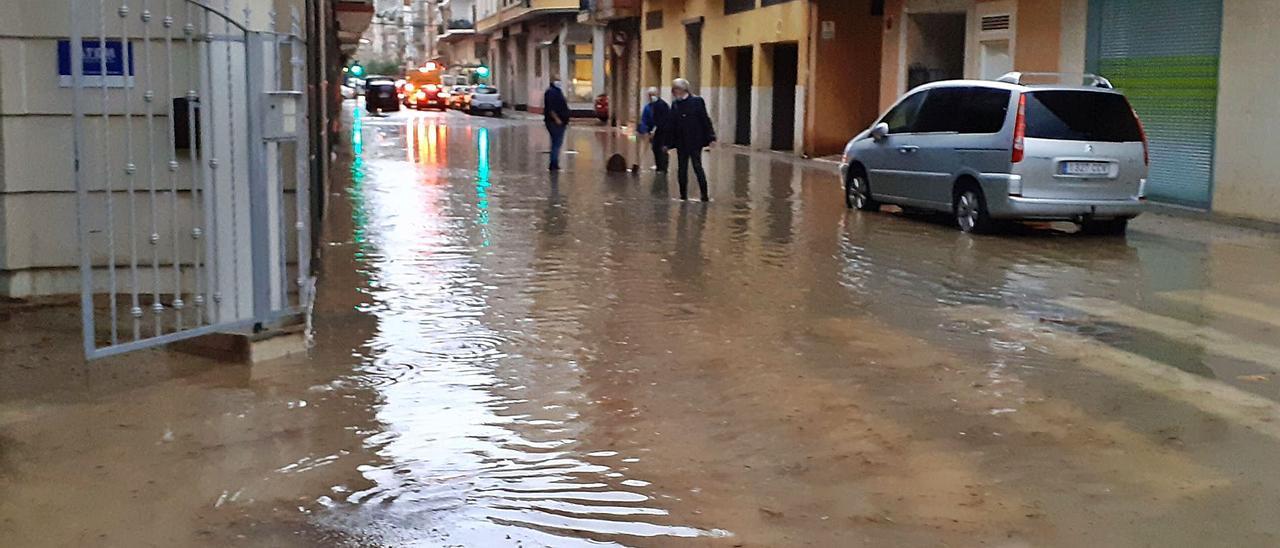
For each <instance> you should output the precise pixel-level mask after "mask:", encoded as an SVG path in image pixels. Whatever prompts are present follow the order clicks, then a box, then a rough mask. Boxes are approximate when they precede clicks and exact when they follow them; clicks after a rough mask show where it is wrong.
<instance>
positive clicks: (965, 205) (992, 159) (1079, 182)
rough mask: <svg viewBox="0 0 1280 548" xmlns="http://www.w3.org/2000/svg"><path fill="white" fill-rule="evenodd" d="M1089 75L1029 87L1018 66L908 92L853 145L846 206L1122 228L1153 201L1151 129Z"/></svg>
mask: <svg viewBox="0 0 1280 548" xmlns="http://www.w3.org/2000/svg"><path fill="white" fill-rule="evenodd" d="M1026 76H1028V77H1030V76H1033V75H1031V74H1027V75H1026ZM1036 76H1038V75H1036ZM1088 78H1089V79H1091V80H1093V81H1094V85H1092V86H1084V85H1062V84H1052V85H1027V84H1023V79H1024V75H1023V74H1020V73H1010V74H1007V75H1005V76H1004V77H1001V78H1000V80H999V81H974V80H953V81H944V82H936V83H932V84H926V85H924V86H921V87H919V88H916V89H914V90H911V92H909V93H907V94H906V95H905V96H904V97H902V98H901V99H899V100H898V102H897V103H896V104H894V106H893V108H891V109H889V112H888V113H886V114H885V115H884V116H883V117H882V118H881V119H879V120H877V121H876V123H875V124H873V125H872V127H871V128H870V129H868V130H866V131H863V132H862V133H861V134H859V135H858V136H857V137H855V138H854V139H853V140H851V141H849V143H848V145H846V147H845V151H844V158H843V161H842V163H841V168H840V171H841V176H842V178H843V182H844V194H845V204H846V205H847V206H848V207H850V208H857V209H862V210H876V209H879V206H880V204H894V205H898V206H901V207H903V208H904V209H918V210H934V211H944V212H948V213H950V214H952V215H953V216H954V217H955V221H956V224H957V226H959V228H960V229H961V230H963V231H965V232H978V233H982V232H992V231H994V230H995V229H996V228H997V227H998V225H999V223H1000V222H1002V221H1029V220H1046V221H1060V220H1061V221H1073V222H1075V223H1077V224H1078V225H1079V226H1080V227H1081V230H1082V231H1083V232H1086V233H1092V234H1123V233H1124V231H1125V229H1126V227H1127V226H1128V222H1129V220H1130V219H1132V218H1134V217H1136V216H1138V215H1139V214H1141V213H1142V211H1143V209H1144V205H1145V202H1146V183H1147V169H1148V165H1149V163H1150V162H1149V160H1148V155H1147V139H1146V134H1145V133H1144V132H1143V129H1142V123H1141V122H1140V121H1139V120H1138V117H1137V114H1136V113H1135V112H1134V111H1133V108H1132V107H1130V105H1129V101H1128V100H1127V99H1126V98H1125V96H1124V95H1123V94H1121V93H1120V92H1118V91H1116V90H1114V89H1112V88H1111V84H1110V83H1109V82H1107V81H1106V79H1104V78H1100V77H1096V76H1091V75H1089V76H1088Z"/></svg>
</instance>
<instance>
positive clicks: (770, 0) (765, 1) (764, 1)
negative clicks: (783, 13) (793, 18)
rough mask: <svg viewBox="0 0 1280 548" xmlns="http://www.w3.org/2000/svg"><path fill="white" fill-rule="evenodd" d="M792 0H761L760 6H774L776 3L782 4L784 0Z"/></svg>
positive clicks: (786, 0) (785, 0) (787, 0)
mask: <svg viewBox="0 0 1280 548" xmlns="http://www.w3.org/2000/svg"><path fill="white" fill-rule="evenodd" d="M790 1H791V0H760V6H761V7H764V6H772V5H774V4H781V3H783V2H790Z"/></svg>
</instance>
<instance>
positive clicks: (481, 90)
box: [476, 86, 498, 95]
mask: <svg viewBox="0 0 1280 548" xmlns="http://www.w3.org/2000/svg"><path fill="white" fill-rule="evenodd" d="M476 93H477V94H479V95H497V94H498V88H495V87H493V86H476Z"/></svg>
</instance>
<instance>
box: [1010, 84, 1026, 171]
mask: <svg viewBox="0 0 1280 548" xmlns="http://www.w3.org/2000/svg"><path fill="white" fill-rule="evenodd" d="M1026 140H1027V96H1026V95H1025V94H1023V95H1019V96H1018V118H1017V120H1015V121H1014V123H1013V159H1012V160H1013V163H1015V164H1016V163H1018V162H1021V161H1022V155H1023V154H1024V153H1025V152H1026Z"/></svg>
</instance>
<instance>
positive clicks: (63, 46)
mask: <svg viewBox="0 0 1280 548" xmlns="http://www.w3.org/2000/svg"><path fill="white" fill-rule="evenodd" d="M81 46H82V47H81V57H82V62H81V63H80V66H81V71H82V72H81V73H80V74H81V76H82V77H81V79H80V84H81V85H82V86H84V87H102V86H106V87H109V88H123V87H133V77H134V75H135V72H136V71H137V68H138V67H137V65H136V64H135V63H134V59H133V44H129V45H128V47H127V48H126V47H125V44H124V43H123V42H121V41H120V40H107V41H106V43H105V47H103V46H104V43H103V42H102V41H100V40H96V39H86V40H84V41H82V42H81ZM103 69H106V70H105V71H104V70H103ZM58 85H59V86H61V87H64V88H68V87H71V86H72V74H71V41H70V40H58Z"/></svg>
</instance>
